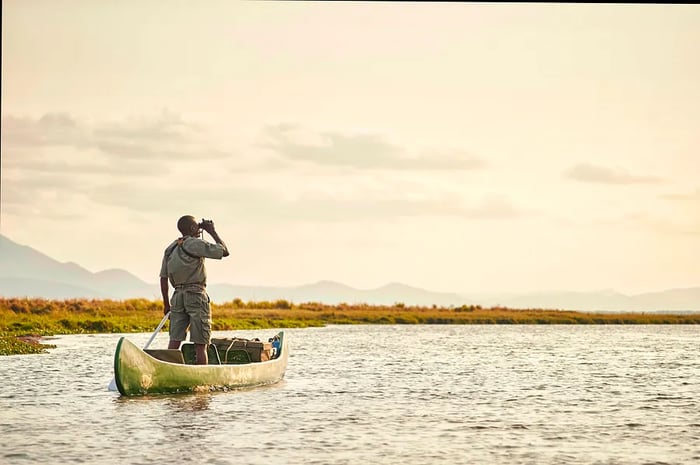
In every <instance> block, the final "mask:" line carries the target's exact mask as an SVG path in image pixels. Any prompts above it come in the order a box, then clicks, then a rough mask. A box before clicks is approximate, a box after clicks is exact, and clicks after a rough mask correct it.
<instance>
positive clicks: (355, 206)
mask: <svg viewBox="0 0 700 465" xmlns="http://www.w3.org/2000/svg"><path fill="white" fill-rule="evenodd" d="M404 187H405V186H404ZM88 195H89V196H90V198H91V199H92V200H93V201H94V202H97V203H100V204H103V205H110V206H118V207H124V208H128V209H130V210H135V211H142V212H154V211H159V210H163V209H164V208H169V207H170V206H172V205H180V206H182V208H191V207H190V206H189V204H188V202H191V200H188V199H196V205H202V206H206V208H207V209H209V210H214V211H225V212H226V214H227V215H229V216H230V217H232V218H238V219H240V220H242V221H251V220H255V221H265V222H319V223H326V222H342V221H361V220H386V219H390V218H397V217H456V218H462V219H473V220H499V219H513V218H517V217H520V216H522V215H523V214H525V213H526V212H525V210H522V209H520V208H518V207H516V206H515V205H513V204H512V203H511V202H510V201H509V200H508V199H506V198H503V197H497V196H496V197H487V198H485V199H482V200H481V201H478V202H475V203H468V202H466V201H465V199H464V198H463V197H462V196H461V195H459V194H457V193H454V192H447V191H438V192H435V191H430V190H428V189H423V190H421V189H420V188H418V187H416V186H413V188H412V189H402V188H401V187H400V186H397V185H385V186H383V187H381V188H375V189H372V188H368V187H367V185H362V186H354V187H353V188H352V189H347V190H345V191H342V192H341V191H338V190H335V191H333V190H324V189H319V188H304V187H299V186H297V187H293V186H283V187H282V188H281V189H279V190H275V189H274V188H273V186H270V187H266V188H263V187H259V186H237V187H230V186H222V185H218V186H217V185H208V186H202V187H197V188H195V187H191V186H181V187H179V188H178V189H177V191H173V190H172V188H171V187H168V186H162V187H158V186H153V185H146V184H142V183H141V184H126V183H115V184H110V185H105V186H99V187H96V188H94V189H91V191H90V193H89V194H88Z"/></svg>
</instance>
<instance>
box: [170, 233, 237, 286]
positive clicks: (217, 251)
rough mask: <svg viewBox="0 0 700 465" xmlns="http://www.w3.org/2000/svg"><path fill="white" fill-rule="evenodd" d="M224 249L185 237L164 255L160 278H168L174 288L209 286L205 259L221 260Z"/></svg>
mask: <svg viewBox="0 0 700 465" xmlns="http://www.w3.org/2000/svg"><path fill="white" fill-rule="evenodd" d="M183 249H184V250H183ZM223 256H224V247H223V246H222V245H219V244H211V243H209V242H207V241H204V240H202V239H200V238H198V237H192V236H185V237H184V238H179V239H177V240H175V241H173V242H172V244H170V245H169V246H168V247H167V248H166V249H165V253H164V254H163V263H162V264H161V267H160V277H161V278H168V279H169V280H170V284H172V285H173V287H178V286H183V285H190V284H192V285H198V286H206V285H207V270H206V268H205V267H204V259H205V258H214V259H217V260H220V259H221V258H222V257H223Z"/></svg>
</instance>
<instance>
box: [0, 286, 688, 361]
mask: <svg viewBox="0 0 700 465" xmlns="http://www.w3.org/2000/svg"><path fill="white" fill-rule="evenodd" d="M211 305H212V311H213V315H214V319H213V324H212V329H213V330H214V331H224V330H249V329H267V328H306V327H314V326H316V327H318V326H325V325H328V324H700V313H694V314H659V313H589V312H576V311H570V310H542V309H510V308H502V307H492V308H482V307H480V306H478V305H476V306H461V307H437V306H431V307H419V306H409V305H404V304H402V303H396V304H394V305H362V304H359V305H350V304H339V305H325V304H321V303H314V302H310V303H302V304H294V303H291V302H288V301H285V300H278V301H275V302H243V301H241V300H238V299H236V300H234V301H232V302H226V303H223V304H215V303H213V302H212V304H211ZM162 317H163V309H162V303H161V302H160V301H151V300H146V299H129V300H124V301H116V300H87V299H69V300H45V299H17V298H0V355H12V354H27V353H42V352H45V351H46V349H47V348H49V347H51V346H49V345H43V344H41V341H40V340H39V337H41V336H51V335H54V334H80V333H133V332H151V331H153V330H154V329H155V327H156V326H157V325H158V323H159V322H160V320H161V319H162ZM166 328H167V325H166ZM27 336H31V337H32V338H27Z"/></svg>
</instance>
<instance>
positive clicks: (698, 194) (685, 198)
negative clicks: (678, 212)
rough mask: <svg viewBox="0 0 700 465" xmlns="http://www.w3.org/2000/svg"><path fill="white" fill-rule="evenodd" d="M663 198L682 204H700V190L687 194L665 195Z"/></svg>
mask: <svg viewBox="0 0 700 465" xmlns="http://www.w3.org/2000/svg"><path fill="white" fill-rule="evenodd" d="M661 198H662V199H666V200H673V201H681V202H700V188H698V189H696V190H695V191H694V192H690V193H687V194H665V195H662V196H661Z"/></svg>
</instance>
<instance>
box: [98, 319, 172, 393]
mask: <svg viewBox="0 0 700 465" xmlns="http://www.w3.org/2000/svg"><path fill="white" fill-rule="evenodd" d="M169 316H170V312H168V313H166V314H165V315H164V316H163V319H162V320H160V323H159V324H158V327H157V328H156V330H155V331H154V332H153V334H152V335H151V338H150V339H149V340H148V342H147V343H146V345H145V346H143V350H146V349H148V346H150V345H151V342H153V339H155V338H156V336H157V335H158V333H159V332H160V330H161V328H163V325H164V324H165V322H166V321H168V317H169ZM107 389H108V390H110V391H116V390H117V381H116V380H115V379H114V378H112V381H110V382H109V386H107Z"/></svg>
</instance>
